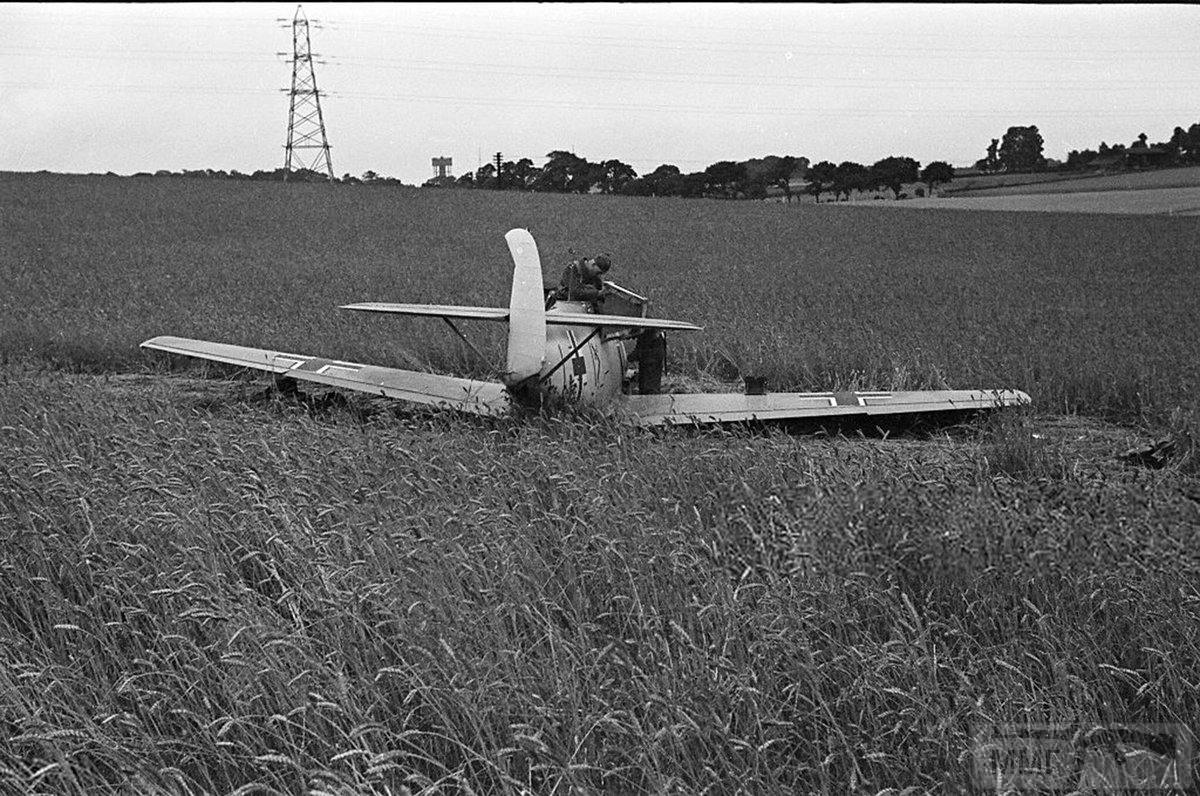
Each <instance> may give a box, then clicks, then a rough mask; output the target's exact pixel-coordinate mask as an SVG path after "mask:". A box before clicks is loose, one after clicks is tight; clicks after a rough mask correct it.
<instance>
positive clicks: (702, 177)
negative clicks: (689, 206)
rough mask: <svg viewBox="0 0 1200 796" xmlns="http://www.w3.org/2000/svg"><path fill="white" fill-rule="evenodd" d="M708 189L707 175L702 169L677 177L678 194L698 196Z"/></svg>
mask: <svg viewBox="0 0 1200 796" xmlns="http://www.w3.org/2000/svg"><path fill="white" fill-rule="evenodd" d="M707 189H708V175H707V174H705V173H704V172H702V171H693V172H691V173H690V174H682V175H680V177H679V194H678V195H679V196H683V197H689V198H690V197H700V196H704V195H705V192H706V190H707Z"/></svg>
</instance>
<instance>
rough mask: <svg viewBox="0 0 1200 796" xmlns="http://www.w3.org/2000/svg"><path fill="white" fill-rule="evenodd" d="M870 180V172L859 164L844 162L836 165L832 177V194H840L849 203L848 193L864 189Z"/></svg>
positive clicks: (849, 161)
mask: <svg viewBox="0 0 1200 796" xmlns="http://www.w3.org/2000/svg"><path fill="white" fill-rule="evenodd" d="M870 180H871V170H870V169H868V168H867V167H866V166H864V165H863V164H861V163H855V162H854V161H851V160H845V161H842V162H841V163H839V164H838V166H837V171H835V172H834V175H833V193H834V195H835V196H837V195H838V194H841V195H843V196H845V197H846V201H850V193H851V192H852V191H859V190H864V189H866V187H867V185H868V183H869V182H870Z"/></svg>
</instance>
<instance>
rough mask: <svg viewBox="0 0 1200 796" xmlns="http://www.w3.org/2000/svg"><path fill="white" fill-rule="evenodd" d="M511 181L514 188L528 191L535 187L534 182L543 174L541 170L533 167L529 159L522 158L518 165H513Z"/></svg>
mask: <svg viewBox="0 0 1200 796" xmlns="http://www.w3.org/2000/svg"><path fill="white" fill-rule="evenodd" d="M509 173H510V175H511V181H512V184H513V187H515V188H517V189H518V190H523V191H527V190H529V189H530V188H532V187H533V183H534V181H536V180H537V178H538V175H539V174H541V169H539V168H538V167H537V166H535V165H533V161H532V160H530V159H529V158H521V159H520V160H518V161H517V162H516V163H514V164H512V168H511V170H510V172H509Z"/></svg>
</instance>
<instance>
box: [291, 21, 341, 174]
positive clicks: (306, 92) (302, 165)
mask: <svg viewBox="0 0 1200 796" xmlns="http://www.w3.org/2000/svg"><path fill="white" fill-rule="evenodd" d="M291 63H292V90H291V92H289V93H290V96H291V107H290V110H289V111H288V131H287V144H286V145H285V147H284V149H286V150H287V155H286V156H285V157H284V161H283V179H284V180H285V181H286V180H287V178H288V175H289V174H291V173H292V169H293V167H294V168H295V169H297V170H301V169H307V170H309V171H324V172H325V173H326V174H328V175H329V181H330V182H333V162H332V161H331V160H330V159H329V138H328V137H327V136H326V135H325V117H324V116H323V115H322V114H321V92H320V90H318V89H317V73H316V71H315V69H314V68H313V52H312V42H311V40H310V39H309V36H308V17H306V16H304V12H303V11H301V10H300V6H296V16H295V17H293V18H292V62H291ZM305 150H314V151H313V153H312V157H311V158H306V157H305V155H304V152H305Z"/></svg>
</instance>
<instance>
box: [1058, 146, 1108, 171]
mask: <svg viewBox="0 0 1200 796" xmlns="http://www.w3.org/2000/svg"><path fill="white" fill-rule="evenodd" d="M1106 149H1107V147H1106ZM1099 155H1100V153H1099V152H1097V151H1096V150H1094V149H1084V150H1074V149H1072V150H1071V151H1070V152H1068V153H1067V168H1068V169H1082V168H1084V167H1086V166H1087V165H1088V164H1089V163H1091V162H1092V161H1093V160H1095V159H1096V158H1097V157H1098V156H1099Z"/></svg>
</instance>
